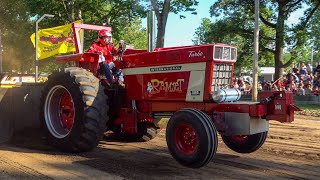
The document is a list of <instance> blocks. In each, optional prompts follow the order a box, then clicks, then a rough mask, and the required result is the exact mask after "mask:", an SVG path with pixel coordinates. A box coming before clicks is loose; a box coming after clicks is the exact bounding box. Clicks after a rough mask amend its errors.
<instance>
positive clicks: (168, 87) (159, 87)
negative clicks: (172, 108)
mask: <svg viewBox="0 0 320 180" xmlns="http://www.w3.org/2000/svg"><path fill="white" fill-rule="evenodd" d="M182 83H184V79H177V81H175V82H167V81H161V80H158V79H152V80H151V82H148V84H147V86H148V88H147V92H148V93H149V94H158V93H160V92H161V91H164V92H178V93H180V92H182Z"/></svg>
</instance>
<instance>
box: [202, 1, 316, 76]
mask: <svg viewBox="0 0 320 180" xmlns="http://www.w3.org/2000/svg"><path fill="white" fill-rule="evenodd" d="M259 2H260V20H261V23H260V42H259V46H260V47H259V49H260V57H259V64H260V65H261V64H266V65H267V64H269V65H272V64H274V65H275V67H276V76H279V75H281V73H282V69H283V68H286V67H289V66H290V64H291V63H292V62H293V61H295V60H298V59H301V58H304V57H305V56H306V54H305V52H306V45H307V42H308V38H307V36H306V28H307V26H306V25H307V23H308V21H309V20H310V18H311V17H312V16H313V14H314V13H315V12H316V10H317V9H318V8H319V5H320V1H309V0H293V1H266V0H262V1H259ZM302 5H304V7H307V8H306V10H305V12H304V15H305V16H303V17H302V18H301V19H300V21H299V22H297V24H296V25H295V26H291V27H289V26H288V25H287V24H286V21H287V20H288V17H289V16H290V15H291V14H292V13H294V12H295V11H296V10H298V9H301V8H302ZM210 13H211V16H215V17H216V18H217V19H218V20H217V21H216V22H213V25H211V29H212V33H213V37H211V36H208V37H210V38H213V39H216V40H220V41H225V42H232V41H234V40H236V41H237V43H238V47H240V48H239V58H240V59H239V62H240V64H241V63H244V64H248V65H249V64H250V63H249V62H250V60H251V59H252V54H253V53H252V52H253V51H252V48H253V28H254V1H253V0H236V1H231V0H218V1H216V2H215V3H214V4H213V5H212V6H211V8H210ZM216 26H223V27H222V28H219V27H216ZM219 33H220V34H219ZM238 36H240V38H239V37H238ZM205 38H206V37H205ZM242 43H243V44H242ZM242 47H243V48H242ZM284 50H287V51H288V52H290V54H291V55H290V59H289V60H287V59H285V60H284V59H283V53H284ZM250 54H251V58H249V57H250ZM272 57H273V58H274V63H271V62H270V60H271V58H272ZM276 78H277V77H276Z"/></svg>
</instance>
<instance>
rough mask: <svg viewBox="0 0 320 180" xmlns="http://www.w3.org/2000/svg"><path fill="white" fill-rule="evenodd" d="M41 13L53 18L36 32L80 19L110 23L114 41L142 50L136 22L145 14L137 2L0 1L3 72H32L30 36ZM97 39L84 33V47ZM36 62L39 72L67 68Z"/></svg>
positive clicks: (142, 33)
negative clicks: (120, 41) (123, 42)
mask: <svg viewBox="0 0 320 180" xmlns="http://www.w3.org/2000/svg"><path fill="white" fill-rule="evenodd" d="M43 14H53V15H55V17H54V18H44V19H43V20H42V21H41V23H40V24H39V29H43V28H49V27H54V26H58V25H63V24H67V23H71V22H73V21H75V20H79V19H84V23H87V24H97V25H102V24H105V23H106V22H110V24H111V25H112V28H113V38H114V40H119V39H124V40H125V41H126V42H127V43H130V44H132V45H134V46H135V47H136V48H145V47H144V46H145V45H144V44H146V43H145V41H146V33H145V29H142V28H141V21H140V20H139V18H141V17H145V15H146V13H145V7H144V6H142V5H141V4H140V3H137V1H136V0H125V1H123V0H108V1H105V0H61V1H60V0H59V1H52V0H15V1H9V0H1V1H0V22H1V23H0V30H1V35H2V41H3V45H4V53H3V59H4V62H3V64H4V70H5V71H11V70H16V71H20V72H25V71H28V72H29V73H30V72H34V66H35V62H34V58H35V55H34V54H35V52H34V51H35V50H34V47H33V45H32V43H31V41H30V35H31V34H32V33H34V31H35V20H37V19H38V18H39V17H41V16H42V15H43ZM109 20H110V21H109ZM126 33H128V35H127V34H126ZM139 37H140V38H139ZM96 39H97V33H96V32H89V31H87V32H86V33H85V48H88V47H89V46H90V45H91V43H92V42H93V41H94V40H96ZM39 63H40V64H39V66H40V67H39V70H40V71H42V72H49V73H50V72H51V71H53V70H54V69H58V68H62V67H64V66H66V65H67V64H61V63H56V62H55V60H54V58H53V57H52V58H48V59H47V60H43V61H40V62H39Z"/></svg>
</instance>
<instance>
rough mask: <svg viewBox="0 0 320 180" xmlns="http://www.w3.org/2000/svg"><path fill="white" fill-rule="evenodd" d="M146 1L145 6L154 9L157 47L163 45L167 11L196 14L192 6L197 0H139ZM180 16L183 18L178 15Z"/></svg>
mask: <svg viewBox="0 0 320 180" xmlns="http://www.w3.org/2000/svg"><path fill="white" fill-rule="evenodd" d="M141 2H146V4H145V6H146V7H147V8H149V9H152V10H154V11H155V14H156V17H157V20H158V21H157V23H158V24H157V42H156V46H157V47H160V48H162V47H164V37H165V33H166V25H167V20H168V15H169V13H175V14H179V13H181V12H191V14H197V12H196V11H195V10H196V9H195V8H194V6H197V5H198V3H199V2H198V1H197V0H141ZM180 18H185V16H184V15H180Z"/></svg>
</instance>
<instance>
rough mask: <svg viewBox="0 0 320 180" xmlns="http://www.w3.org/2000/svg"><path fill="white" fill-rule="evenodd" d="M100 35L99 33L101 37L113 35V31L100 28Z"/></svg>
mask: <svg viewBox="0 0 320 180" xmlns="http://www.w3.org/2000/svg"><path fill="white" fill-rule="evenodd" d="M98 35H99V37H111V36H112V34H111V32H109V31H107V30H104V29H102V30H100V31H99V32H98Z"/></svg>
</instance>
